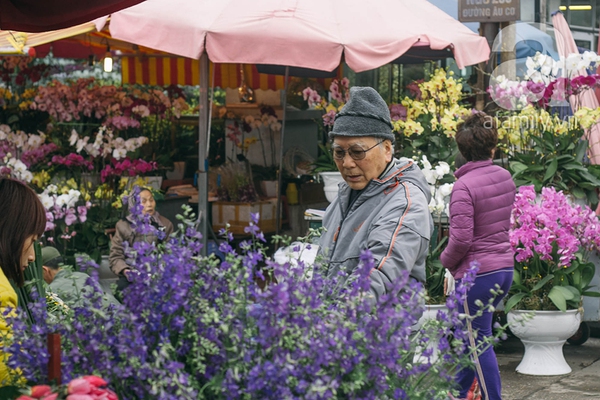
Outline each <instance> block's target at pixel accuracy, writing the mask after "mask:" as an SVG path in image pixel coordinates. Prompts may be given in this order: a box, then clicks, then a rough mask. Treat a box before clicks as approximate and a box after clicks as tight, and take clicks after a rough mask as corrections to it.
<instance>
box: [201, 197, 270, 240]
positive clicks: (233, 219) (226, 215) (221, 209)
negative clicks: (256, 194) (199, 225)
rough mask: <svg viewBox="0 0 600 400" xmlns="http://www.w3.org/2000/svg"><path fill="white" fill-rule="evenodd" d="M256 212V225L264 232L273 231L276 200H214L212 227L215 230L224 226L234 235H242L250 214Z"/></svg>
mask: <svg viewBox="0 0 600 400" xmlns="http://www.w3.org/2000/svg"><path fill="white" fill-rule="evenodd" d="M251 213H258V214H259V220H258V227H259V228H260V230H261V231H262V232H264V233H268V232H275V230H276V222H275V216H276V215H277V201H276V200H273V201H258V202H256V203H236V202H229V201H215V202H213V203H212V227H213V230H214V231H215V232H218V231H219V230H221V229H223V228H225V226H226V224H227V223H229V225H230V226H229V231H230V232H231V233H233V234H234V235H243V234H244V228H246V227H247V226H248V224H249V223H250V214H251Z"/></svg>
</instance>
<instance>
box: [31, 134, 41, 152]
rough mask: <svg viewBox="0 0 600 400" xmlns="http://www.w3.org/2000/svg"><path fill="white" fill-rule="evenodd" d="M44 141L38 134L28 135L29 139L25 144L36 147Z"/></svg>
mask: <svg viewBox="0 0 600 400" xmlns="http://www.w3.org/2000/svg"><path fill="white" fill-rule="evenodd" d="M43 142H44V138H42V137H41V136H39V135H29V140H28V141H27V144H28V145H29V146H30V147H31V148H34V149H36V148H38V147H40V146H41V145H42V143H43Z"/></svg>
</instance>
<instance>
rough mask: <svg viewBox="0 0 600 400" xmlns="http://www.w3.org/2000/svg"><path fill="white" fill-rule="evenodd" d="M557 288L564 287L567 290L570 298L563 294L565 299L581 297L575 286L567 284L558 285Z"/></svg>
mask: <svg viewBox="0 0 600 400" xmlns="http://www.w3.org/2000/svg"><path fill="white" fill-rule="evenodd" d="M558 288H559V290H562V289H566V291H567V292H569V293H571V296H573V297H572V298H569V297H568V295H567V296H565V299H567V300H577V298H578V297H581V291H580V290H579V289H577V288H576V287H573V286H570V285H567V286H558ZM565 293H566V292H565Z"/></svg>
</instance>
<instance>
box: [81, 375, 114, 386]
mask: <svg viewBox="0 0 600 400" xmlns="http://www.w3.org/2000/svg"><path fill="white" fill-rule="evenodd" d="M82 379H85V380H86V381H88V382H89V383H90V384H91V385H92V386H96V387H100V386H106V385H107V384H108V383H107V382H106V381H105V380H104V379H102V378H100V377H99V376H96V375H86V376H84V377H83V378H82Z"/></svg>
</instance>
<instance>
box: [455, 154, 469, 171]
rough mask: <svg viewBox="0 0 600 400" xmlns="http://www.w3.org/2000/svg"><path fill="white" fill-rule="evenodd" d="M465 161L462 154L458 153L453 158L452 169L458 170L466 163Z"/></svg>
mask: <svg viewBox="0 0 600 400" xmlns="http://www.w3.org/2000/svg"><path fill="white" fill-rule="evenodd" d="M467 162H468V161H467V159H466V158H465V156H463V155H462V154H460V153H458V154H457V155H456V157H455V158H454V169H459V168H460V167H462V166H463V165H465V164H466V163H467Z"/></svg>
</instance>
